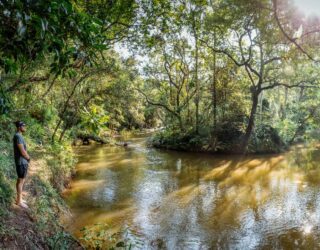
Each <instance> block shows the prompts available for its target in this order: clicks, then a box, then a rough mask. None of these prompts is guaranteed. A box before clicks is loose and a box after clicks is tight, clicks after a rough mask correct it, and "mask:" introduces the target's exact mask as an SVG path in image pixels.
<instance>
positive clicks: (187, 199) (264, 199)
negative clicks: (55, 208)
mask: <svg viewBox="0 0 320 250" xmlns="http://www.w3.org/2000/svg"><path fill="white" fill-rule="evenodd" d="M319 160H320V152H319V149H318V148H316V147H313V148H305V147H299V146H297V147H294V148H293V149H292V150H291V151H290V152H288V153H286V154H283V155H268V156H248V157H241V156H212V155H205V154H193V153H182V152H169V151H160V150H155V149H150V148H146V147H145V146H144V139H143V138H142V139H141V138H139V139H138V140H136V141H135V140H132V141H130V142H129V147H128V148H121V147H105V146H92V147H89V148H80V149H79V163H78V166H77V176H76V178H75V179H74V181H73V182H72V184H71V189H70V190H67V191H66V192H65V194H64V196H65V199H66V201H67V202H68V203H69V205H70V206H71V208H72V211H73V214H74V219H70V221H69V223H67V224H68V227H69V230H70V231H72V232H73V233H74V234H75V235H77V236H79V229H81V228H82V227H83V226H90V225H93V224H95V223H106V224H109V225H112V230H113V231H117V230H120V229H121V228H124V227H128V228H129V229H130V233H129V236H128V237H130V238H131V239H132V240H133V241H135V240H138V241H139V242H140V244H139V245H138V246H136V248H141V249H150V247H153V248H157V247H156V246H157V244H158V243H159V242H160V243H159V244H158V246H159V245H161V246H162V247H165V248H168V249H177V248H180V249H186V248H187V249H199V248H201V249H210V248H228V249H229V248H231V249H257V248H259V249H279V248H285V249H291V248H298V247H299V248H302V249H312V248H313V249H314V248H320V245H319V242H320V235H319V228H318V225H320V205H319V204H320V203H319V201H320V196H319V191H318V190H319V181H320V171H319V167H318V163H319ZM141 242H143V243H142V244H141ZM155 242H156V243H157V242H158V243H157V244H154V243H155Z"/></svg>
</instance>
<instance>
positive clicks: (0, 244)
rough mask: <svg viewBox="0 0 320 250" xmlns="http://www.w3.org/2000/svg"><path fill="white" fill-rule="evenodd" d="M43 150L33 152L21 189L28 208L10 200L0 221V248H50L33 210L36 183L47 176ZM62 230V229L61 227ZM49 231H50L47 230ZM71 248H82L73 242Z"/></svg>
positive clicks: (18, 249)
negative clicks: (0, 229) (0, 232)
mask: <svg viewBox="0 0 320 250" xmlns="http://www.w3.org/2000/svg"><path fill="white" fill-rule="evenodd" d="M44 154H45V152H43V151H41V150H39V151H36V152H35V153H34V154H33V157H32V159H33V160H32V161H31V162H30V165H29V171H28V176H27V178H26V182H25V185H24V190H23V199H24V200H26V202H27V204H28V206H29V208H28V209H24V208H21V207H19V206H17V205H16V204H15V201H13V202H12V204H11V207H10V209H9V212H8V214H7V215H6V216H5V221H4V222H1V223H2V224H3V225H5V227H4V230H5V233H4V234H5V235H6V236H5V237H4V238H3V239H1V240H0V249H17V250H21V249H50V246H49V244H48V238H47V237H46V236H47V234H48V232H43V231H41V229H40V228H39V227H38V226H37V223H36V222H37V219H39V218H37V217H36V216H37V215H36V214H35V213H34V212H33V211H35V210H34V209H35V208H34V204H33V203H34V201H35V200H36V199H37V198H38V197H37V195H38V190H39V187H37V184H36V183H38V182H39V180H41V179H42V180H43V179H46V178H48V176H47V173H48V171H46V169H45V168H47V167H48V165H47V163H46V160H44V159H42V158H41V157H43V155H44ZM37 181H38V182H37ZM61 230H62V231H63V229H62V228H61ZM49 233H50V232H49ZM72 249H82V248H81V246H80V245H79V244H78V243H77V242H75V245H74V247H72Z"/></svg>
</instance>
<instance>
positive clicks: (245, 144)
mask: <svg viewBox="0 0 320 250" xmlns="http://www.w3.org/2000/svg"><path fill="white" fill-rule="evenodd" d="M259 94H260V93H259V92H258V91H257V90H256V89H253V90H252V106H251V112H250V117H249V122H248V125H247V128H246V133H245V135H244V138H243V141H242V147H241V149H240V150H241V152H242V153H246V151H247V148H248V144H249V140H250V137H251V134H252V131H253V128H254V122H255V115H256V112H257V107H258V100H259Z"/></svg>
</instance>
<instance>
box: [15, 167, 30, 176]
mask: <svg viewBox="0 0 320 250" xmlns="http://www.w3.org/2000/svg"><path fill="white" fill-rule="evenodd" d="M16 170H17V175H18V178H22V179H23V178H25V177H26V176H27V173H28V164H22V165H16Z"/></svg>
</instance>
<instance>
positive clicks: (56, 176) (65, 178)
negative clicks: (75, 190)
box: [47, 143, 75, 191]
mask: <svg viewBox="0 0 320 250" xmlns="http://www.w3.org/2000/svg"><path fill="white" fill-rule="evenodd" d="M47 150H48V151H50V152H51V157H50V158H48V159H47V162H48V166H49V171H50V182H51V184H52V186H53V187H54V188H56V189H57V190H58V191H62V190H63V189H64V188H65V187H66V185H67V183H68V182H69V181H70V178H71V175H72V174H73V171H74V165H75V158H74V155H73V152H72V149H71V147H70V146H66V145H61V144H58V143H55V144H51V145H49V147H48V149H47Z"/></svg>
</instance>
